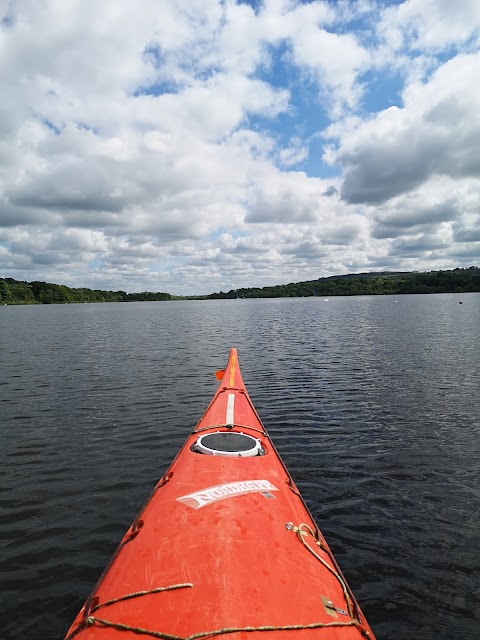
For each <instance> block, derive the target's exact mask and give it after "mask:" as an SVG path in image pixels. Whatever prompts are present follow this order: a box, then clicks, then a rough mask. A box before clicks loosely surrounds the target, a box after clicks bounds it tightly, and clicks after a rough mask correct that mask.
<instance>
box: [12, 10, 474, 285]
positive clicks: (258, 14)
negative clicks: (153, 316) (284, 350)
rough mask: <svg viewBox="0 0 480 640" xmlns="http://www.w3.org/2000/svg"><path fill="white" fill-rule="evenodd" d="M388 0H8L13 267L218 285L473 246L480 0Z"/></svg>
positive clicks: (99, 278) (466, 255) (93, 279)
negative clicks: (389, 0)
mask: <svg viewBox="0 0 480 640" xmlns="http://www.w3.org/2000/svg"><path fill="white" fill-rule="evenodd" d="M379 6H380V8H379ZM381 6H382V5H378V4H377V3H375V2H373V1H372V2H370V1H367V0H360V1H354V0H342V2H336V3H328V2H323V1H320V0H313V1H298V0H264V1H263V2H258V3H254V6H253V5H252V3H245V2H239V1H235V0H227V1H225V2H223V1H220V0H164V1H162V2H160V3H159V2H157V1H156V0H137V1H136V2H135V3H133V1H132V2H130V1H129V0H127V1H126V2H124V3H118V2H116V1H115V0H104V1H103V2H101V3H100V4H99V3H98V2H94V1H93V0H64V1H62V2H60V1H59V0H44V1H43V2H41V3H39V2H34V0H17V1H16V2H15V3H6V6H5V8H4V11H5V13H4V14H0V48H1V49H0V50H1V56H0V77H1V81H2V101H1V102H0V275H11V276H13V277H18V278H20V279H26V278H27V275H28V274H30V275H28V277H29V278H30V277H31V279H40V280H51V281H54V282H64V283H65V284H70V285H72V286H94V287H95V288H113V289H125V290H139V289H141V290H144V289H146V288H149V289H153V290H170V291H171V292H172V293H208V292H209V291H212V290H218V289H219V288H224V289H230V288H234V287H235V285H237V284H238V286H250V285H251V286H254V285H258V286H260V285H261V284H275V283H281V282H286V281H288V282H290V281H293V280H295V279H298V280H303V279H313V278H317V277H319V276H321V275H330V274H334V273H346V272H348V271H351V270H358V271H367V270H369V269H370V268H371V269H385V268H389V267H392V268H399V267H401V268H410V267H411V268H416V269H418V268H422V267H424V266H425V267H430V262H429V261H430V260H433V261H434V263H435V264H438V265H440V266H445V267H447V266H449V265H451V266H458V265H459V264H464V261H467V260H470V261H471V260H472V258H471V256H472V255H475V251H477V254H476V255H478V241H479V239H478V227H479V218H478V212H479V211H480V203H479V201H478V193H479V192H480V190H479V185H480V176H479V171H480V160H479V158H480V156H479V154H478V148H479V142H480V120H479V116H478V113H480V109H479V106H480V105H479V103H480V92H479V89H478V88H477V85H478V83H477V75H478V73H477V69H478V68H480V58H479V56H480V54H479V52H478V49H479V42H478V26H479V15H478V12H479V9H478V3H476V2H473V0H472V1H471V2H469V1H467V0H464V1H463V2H462V3H461V6H460V5H459V6H458V7H457V5H455V6H453V5H452V4H451V3H448V2H446V1H442V2H440V1H436V2H433V0H406V1H405V2H401V3H396V4H395V5H391V6H387V7H384V8H383V9H382V8H381ZM392 78H394V80H395V81H394V82H393V80H392ZM380 93H381V95H380ZM377 94H378V95H377ZM392 104H396V105H397V107H396V108H393V107H392V108H389V109H388V108H385V105H389V106H390V105H392ZM428 247H429V248H428ZM442 260H443V262H442ZM456 260H457V262H458V264H457V262H455V261H456Z"/></svg>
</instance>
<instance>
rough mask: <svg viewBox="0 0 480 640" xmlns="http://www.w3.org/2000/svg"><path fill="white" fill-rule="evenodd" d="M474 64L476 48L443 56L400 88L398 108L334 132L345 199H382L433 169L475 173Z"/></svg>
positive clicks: (478, 129)
mask: <svg viewBox="0 0 480 640" xmlns="http://www.w3.org/2000/svg"><path fill="white" fill-rule="evenodd" d="M479 65H480V54H478V53H476V54H469V55H459V56H457V57H455V58H454V59H452V60H449V61H448V62H446V63H445V64H443V65H442V66H441V67H439V69H438V70H437V71H436V72H435V73H434V74H433V76H432V77H431V79H430V80H428V81H427V82H425V83H415V84H412V85H408V86H407V87H406V88H405V90H404V92H403V101H404V106H403V107H402V108H400V109H399V108H397V107H391V108H389V109H386V110H385V111H381V112H380V113H379V114H378V115H376V116H375V117H373V118H371V119H369V120H366V121H364V122H361V123H360V124H359V125H358V127H357V128H356V129H355V130H354V131H349V132H347V133H346V134H345V136H340V140H339V145H338V148H337V150H336V151H335V152H333V154H332V155H331V158H334V159H335V161H336V162H339V163H340V164H341V165H342V166H343V167H344V171H345V181H344V184H343V189H342V196H343V198H345V200H346V201H347V202H351V203H360V202H363V203H382V202H385V201H387V200H389V199H390V198H393V197H395V196H396V195H398V194H400V193H404V192H407V191H410V190H412V189H414V188H416V187H418V186H419V185H421V184H422V183H425V182H426V181H427V180H428V179H429V178H430V177H431V176H433V175H445V176H450V177H453V178H463V177H466V176H471V177H478V176H480V156H479V154H478V144H479V142H480V120H479V118H478V113H479V109H480V89H479V88H478V86H477V83H476V80H475V79H476V77H477V71H478V68H479ZM330 153H331V152H330ZM330 161H331V159H330Z"/></svg>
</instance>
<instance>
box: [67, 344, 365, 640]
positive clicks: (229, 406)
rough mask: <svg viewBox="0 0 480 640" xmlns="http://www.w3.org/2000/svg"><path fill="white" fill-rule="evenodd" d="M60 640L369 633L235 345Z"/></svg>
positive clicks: (336, 638)
mask: <svg viewBox="0 0 480 640" xmlns="http://www.w3.org/2000/svg"><path fill="white" fill-rule="evenodd" d="M217 378H218V379H219V380H220V386H219V388H218V390H217V392H216V393H215V395H214V397H213V399H212V401H211V403H210V405H209V406H208V408H207V410H206V411H205V414H204V415H203V417H202V419H201V420H200V422H199V423H198V424H197V426H196V428H195V430H194V431H193V432H192V433H191V434H190V436H189V437H188V438H187V441H186V442H185V444H184V446H183V447H182V449H181V450H180V452H179V453H178V455H177V457H176V458H175V460H174V461H173V463H172V465H171V467H170V468H169V470H168V471H167V473H166V474H165V475H164V476H163V477H162V478H161V479H160V481H159V482H158V484H157V486H156V487H155V489H154V491H153V493H152V495H151V497H150V498H149V500H148V502H147V504H146V505H145V506H144V508H143V509H142V511H141V512H140V513H139V515H138V516H137V518H135V520H134V522H133V524H132V525H131V527H130V529H129V530H128V531H127V533H126V534H125V536H124V538H123V540H122V541H121V543H120V546H119V547H118V549H117V551H116V552H115V554H114V556H113V558H112V560H111V561H110V563H109V565H108V566H107V568H106V569H105V571H104V572H103V574H102V576H101V578H100V580H99V581H98V583H97V585H96V586H95V588H94V590H93V591H92V593H91V595H90V596H89V598H88V599H87V601H86V603H85V605H84V606H83V607H82V609H81V611H80V612H79V614H78V615H77V617H76V618H75V620H74V622H73V624H72V626H71V627H70V629H69V631H68V633H67V636H66V639H67V640H71V639H73V638H77V639H78V640H138V639H139V638H140V637H146V638H149V637H150V638H163V639H165V640H184V639H188V640H199V639H202V638H213V637H216V636H225V637H226V638H228V640H247V638H248V640H260V638H261V639H262V640H268V639H269V638H270V639H272V640H276V639H279V640H284V639H285V640H287V639H291V640H317V639H318V640H360V639H361V638H370V639H373V638H374V635H373V632H372V630H371V629H370V627H369V625H368V623H367V622H366V620H365V618H364V616H363V614H362V612H361V610H360V607H359V606H358V604H357V602H356V601H355V598H354V596H353V594H352V592H351V590H350V588H349V586H348V585H347V583H346V581H345V578H344V577H343V575H342V573H341V571H340V569H339V567H338V565H337V563H336V561H335V559H334V557H333V554H332V552H331V551H330V548H329V546H328V545H327V543H326V541H325V539H324V537H323V535H322V534H321V532H320V530H319V529H318V527H317V525H316V524H315V522H314V521H313V519H312V516H311V515H310V513H309V511H308V508H307V507H306V505H305V503H304V501H303V499H302V497H301V495H300V492H299V491H298V489H297V487H296V486H295V483H294V482H293V480H292V478H291V476H290V474H289V472H288V470H287V469H286V467H285V465H284V464H283V462H282V460H281V458H280V456H279V455H278V453H277V451H276V449H275V447H274V445H273V443H272V441H271V439H270V437H269V435H268V433H267V432H266V430H265V427H264V426H263V424H262V422H261V420H260V418H259V417H258V415H257V412H256V410H255V408H254V406H253V404H252V401H251V400H250V397H249V395H248V393H247V390H246V389H245V385H244V383H243V379H242V376H241V373H240V368H239V365H238V359H237V352H236V350H235V349H232V350H231V351H230V357H229V359H228V364H227V367H226V369H225V370H224V371H219V372H217Z"/></svg>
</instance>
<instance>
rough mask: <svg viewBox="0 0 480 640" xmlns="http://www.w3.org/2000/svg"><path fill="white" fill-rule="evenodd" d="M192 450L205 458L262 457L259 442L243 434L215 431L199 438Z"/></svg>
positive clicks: (262, 452) (262, 451)
mask: <svg viewBox="0 0 480 640" xmlns="http://www.w3.org/2000/svg"><path fill="white" fill-rule="evenodd" d="M193 450H194V451H197V452H198V453H203V454H205V455H207V456H230V457H234V458H238V457H241V458H243V457H250V456H262V455H263V454H264V450H263V448H262V445H261V444H260V440H257V438H252V436H247V435H245V434H244V433H237V432H233V433H230V432H228V431H216V432H215V433H207V434H205V435H203V436H200V437H199V438H198V440H197V441H196V442H195V444H194V445H193Z"/></svg>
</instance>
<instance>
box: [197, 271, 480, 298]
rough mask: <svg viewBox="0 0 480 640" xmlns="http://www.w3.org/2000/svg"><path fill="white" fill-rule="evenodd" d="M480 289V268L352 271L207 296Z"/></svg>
mask: <svg viewBox="0 0 480 640" xmlns="http://www.w3.org/2000/svg"><path fill="white" fill-rule="evenodd" d="M468 291H480V268H478V267H469V268H468V269H453V270H451V271H430V272H428V273H418V272H403V271H386V272H382V273H378V272H376V273H350V274H347V275H341V276H330V277H328V278H318V280H308V281H306V282H296V283H295V282H292V283H290V284H283V285H277V286H272V287H262V288H256V287H254V288H247V289H232V290H231V291H228V292H227V293H224V292H223V291H220V292H219V293H212V294H211V295H209V296H205V297H206V298H217V299H218V298H237V297H239V298H283V297H302V296H304V297H308V296H362V295H385V294H395V295H401V294H403V293H465V292H468Z"/></svg>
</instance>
